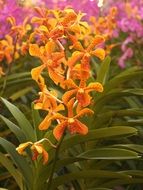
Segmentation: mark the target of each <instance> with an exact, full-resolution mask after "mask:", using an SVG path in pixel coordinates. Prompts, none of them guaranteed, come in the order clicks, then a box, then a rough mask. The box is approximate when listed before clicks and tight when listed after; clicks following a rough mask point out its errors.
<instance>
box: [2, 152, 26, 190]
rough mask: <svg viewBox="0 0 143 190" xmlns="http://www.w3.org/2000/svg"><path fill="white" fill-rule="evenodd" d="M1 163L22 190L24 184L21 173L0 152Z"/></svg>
mask: <svg viewBox="0 0 143 190" xmlns="http://www.w3.org/2000/svg"><path fill="white" fill-rule="evenodd" d="M0 163H1V164H2V165H3V166H4V167H5V168H6V169H7V170H8V171H9V173H10V174H11V175H12V177H13V178H14V179H15V181H16V183H17V185H18V186H19V188H20V189H21V190H22V189H23V182H22V175H21V173H20V172H19V171H18V170H17V169H16V168H15V167H14V166H13V163H12V162H11V161H10V160H9V159H8V158H7V157H6V156H5V155H4V154H2V153H1V152H0Z"/></svg>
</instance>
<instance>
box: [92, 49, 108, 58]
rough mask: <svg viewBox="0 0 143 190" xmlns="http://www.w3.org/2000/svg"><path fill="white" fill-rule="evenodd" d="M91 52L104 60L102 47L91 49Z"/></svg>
mask: <svg viewBox="0 0 143 190" xmlns="http://www.w3.org/2000/svg"><path fill="white" fill-rule="evenodd" d="M91 54H92V55H95V56H96V57H98V58H99V59H101V60H104V58H105V50H104V49H102V48H97V49H96V50H94V51H91Z"/></svg>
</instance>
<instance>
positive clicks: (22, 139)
mask: <svg viewBox="0 0 143 190" xmlns="http://www.w3.org/2000/svg"><path fill="white" fill-rule="evenodd" d="M0 118H1V119H2V120H3V121H4V122H5V123H6V125H7V126H8V128H9V129H10V130H11V131H12V132H13V133H14V134H15V136H16V137H17V139H18V140H19V142H20V143H23V142H25V141H26V136H25V135H24V133H23V131H22V130H21V129H20V128H19V127H18V126H17V125H15V124H14V123H12V122H11V121H10V120H9V119H7V118H6V117H4V116H2V115H0ZM27 140H28V139H27Z"/></svg>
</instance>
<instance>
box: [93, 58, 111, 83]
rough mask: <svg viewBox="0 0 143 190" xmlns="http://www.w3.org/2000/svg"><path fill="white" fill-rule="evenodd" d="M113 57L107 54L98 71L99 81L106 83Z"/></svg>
mask: <svg viewBox="0 0 143 190" xmlns="http://www.w3.org/2000/svg"><path fill="white" fill-rule="evenodd" d="M110 62H111V58H110V57H109V56H107V57H106V58H105V59H104V61H103V62H102V63H101V67H100V68H99V71H98V73H97V79H96V80H97V81H98V82H101V83H102V84H105V83H106V81H107V77H108V74H109V67H110Z"/></svg>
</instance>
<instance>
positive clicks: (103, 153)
mask: <svg viewBox="0 0 143 190" xmlns="http://www.w3.org/2000/svg"><path fill="white" fill-rule="evenodd" d="M78 157H79V158H85V159H91V160H97V159H104V160H126V159H137V158H140V156H139V155H138V153H136V152H134V151H131V150H126V149H121V148H96V149H92V150H88V151H86V152H83V153H82V154H80V155H78Z"/></svg>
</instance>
